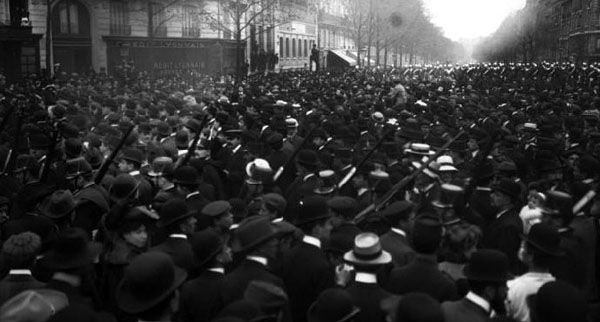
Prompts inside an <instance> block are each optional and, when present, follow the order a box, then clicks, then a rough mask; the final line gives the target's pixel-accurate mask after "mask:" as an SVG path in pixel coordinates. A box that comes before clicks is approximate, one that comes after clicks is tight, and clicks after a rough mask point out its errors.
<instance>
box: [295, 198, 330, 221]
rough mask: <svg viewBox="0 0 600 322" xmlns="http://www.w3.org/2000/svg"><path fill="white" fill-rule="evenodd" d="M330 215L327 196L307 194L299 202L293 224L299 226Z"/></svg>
mask: <svg viewBox="0 0 600 322" xmlns="http://www.w3.org/2000/svg"><path fill="white" fill-rule="evenodd" d="M330 216H331V214H330V213H329V207H328V206H327V198H325V197H323V196H309V197H306V198H305V199H304V200H302V201H301V202H300V211H299V213H298V218H297V219H296V223H295V224H296V226H301V225H304V224H308V223H311V222H314V221H317V220H320V219H324V218H328V217H330Z"/></svg>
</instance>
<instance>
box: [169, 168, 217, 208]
mask: <svg viewBox="0 0 600 322" xmlns="http://www.w3.org/2000/svg"><path fill="white" fill-rule="evenodd" d="M173 183H175V187H176V189H177V193H178V194H179V195H181V196H183V197H184V199H185V204H186V206H187V207H188V209H189V210H190V211H192V212H193V213H194V216H195V217H196V219H198V218H199V216H200V211H201V210H202V208H204V206H206V205H207V204H208V203H209V202H210V201H211V199H210V196H209V195H210V194H211V193H214V191H212V190H211V189H210V188H212V187H209V188H208V189H202V190H201V189H200V187H199V184H200V177H199V175H198V171H196V169H194V167H192V166H182V167H180V168H178V169H176V170H175V171H174V172H173Z"/></svg>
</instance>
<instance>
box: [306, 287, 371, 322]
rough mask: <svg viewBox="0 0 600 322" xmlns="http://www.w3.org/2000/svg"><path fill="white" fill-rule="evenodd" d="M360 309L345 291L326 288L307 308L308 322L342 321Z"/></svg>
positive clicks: (347, 319)
mask: <svg viewBox="0 0 600 322" xmlns="http://www.w3.org/2000/svg"><path fill="white" fill-rule="evenodd" d="M359 312H360V309H359V308H358V307H356V306H354V304H353V301H352V298H351V297H350V295H349V294H348V293H347V291H345V290H343V289H338V288H330V289H327V290H325V291H323V292H321V294H319V296H318V297H317V300H316V301H315V302H313V304H312V305H311V306H310V307H309V309H308V322H344V321H349V320H351V319H352V318H354V317H355V316H356V315H357V314H358V313H359Z"/></svg>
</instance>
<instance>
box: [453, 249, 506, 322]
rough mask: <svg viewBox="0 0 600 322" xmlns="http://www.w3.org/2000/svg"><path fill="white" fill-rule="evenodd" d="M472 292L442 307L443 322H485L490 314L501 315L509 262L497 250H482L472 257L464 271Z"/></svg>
mask: <svg viewBox="0 0 600 322" xmlns="http://www.w3.org/2000/svg"><path fill="white" fill-rule="evenodd" d="M464 273H465V276H466V277H467V279H468V281H469V286H470V288H471V291H470V292H469V293H467V295H466V296H465V297H464V298H462V299H460V300H458V301H452V302H444V303H442V309H443V310H444V316H445V318H446V322H485V321H489V318H490V315H491V314H492V312H493V311H496V313H497V314H502V313H504V312H503V311H504V309H503V306H504V300H505V298H506V292H507V288H506V280H507V278H508V276H509V272H508V258H507V257H506V255H505V254H504V253H502V252H500V251H497V250H490V249H482V250H479V251H477V252H475V253H473V255H472V257H471V260H470V262H469V264H468V265H467V266H466V267H465V269H464Z"/></svg>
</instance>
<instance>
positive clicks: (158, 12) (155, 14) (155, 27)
mask: <svg viewBox="0 0 600 322" xmlns="http://www.w3.org/2000/svg"><path fill="white" fill-rule="evenodd" d="M150 10H151V13H152V19H151V20H150V22H149V23H150V26H151V27H152V28H151V29H150V30H151V33H152V35H153V36H159V37H166V36H167V24H166V23H167V15H166V12H165V10H166V8H165V7H163V5H162V4H160V3H156V2H153V3H151V4H150Z"/></svg>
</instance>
